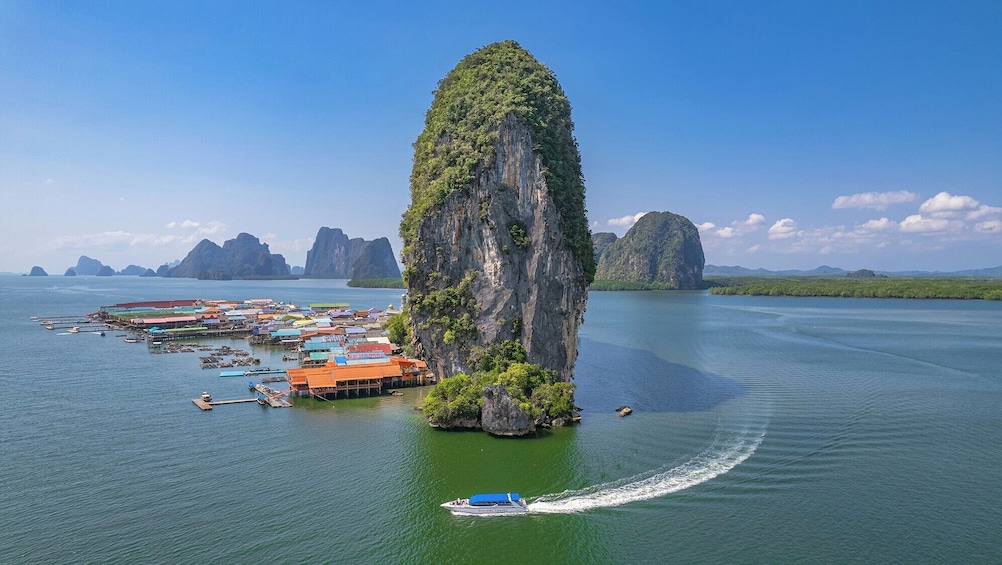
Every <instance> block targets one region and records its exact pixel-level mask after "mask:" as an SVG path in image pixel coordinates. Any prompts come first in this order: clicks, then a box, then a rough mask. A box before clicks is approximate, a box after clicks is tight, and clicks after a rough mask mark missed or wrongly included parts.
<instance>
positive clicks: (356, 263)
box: [303, 227, 400, 280]
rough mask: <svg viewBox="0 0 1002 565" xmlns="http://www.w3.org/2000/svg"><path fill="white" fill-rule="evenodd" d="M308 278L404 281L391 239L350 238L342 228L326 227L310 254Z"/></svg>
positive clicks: (308, 256)
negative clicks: (397, 279)
mask: <svg viewBox="0 0 1002 565" xmlns="http://www.w3.org/2000/svg"><path fill="white" fill-rule="evenodd" d="M303 275H304V276H314V277H330V278H336V279H354V280H361V279H389V278H400V266H399V265H398V264H397V260H396V257H395V256H394V254H393V249H392V247H391V246H390V240H388V239H386V238H385V237H381V238H379V239H376V240H374V241H366V240H364V239H362V238H360V237H357V238H352V239H349V238H348V236H347V235H345V233H344V232H343V231H341V229H340V228H328V227H322V228H320V230H319V231H318V232H317V237H316V239H314V240H313V247H312V248H311V249H310V250H309V251H307V252H306V266H305V267H304V268H303Z"/></svg>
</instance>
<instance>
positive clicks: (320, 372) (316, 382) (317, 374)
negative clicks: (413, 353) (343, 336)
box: [285, 357, 427, 398]
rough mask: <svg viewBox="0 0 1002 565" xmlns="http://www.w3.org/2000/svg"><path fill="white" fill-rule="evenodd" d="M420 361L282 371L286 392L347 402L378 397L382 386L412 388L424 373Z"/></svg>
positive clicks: (330, 365)
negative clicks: (348, 400)
mask: <svg viewBox="0 0 1002 565" xmlns="http://www.w3.org/2000/svg"><path fill="white" fill-rule="evenodd" d="M426 368H427V367H426V365H425V363H424V361H418V360H416V359H405V358H403V357H391V358H389V359H387V360H386V361H385V362H382V363H363V364H359V365H338V364H336V363H333V362H329V363H327V364H326V365H323V366H321V367H304V368H294V369H287V370H286V371H285V374H286V380H287V381H288V382H289V388H290V390H292V391H293V392H296V393H298V394H299V395H301V396H322V397H324V398H339V397H341V398H348V397H351V396H361V395H362V394H363V393H364V394H365V395H366V396H368V395H372V394H379V393H381V392H382V389H383V387H384V386H388V387H393V386H408V385H410V386H413V385H416V384H418V382H419V380H420V379H421V377H422V376H423V374H424V371H425V370H426Z"/></svg>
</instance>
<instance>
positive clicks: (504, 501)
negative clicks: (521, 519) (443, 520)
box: [441, 492, 529, 516]
mask: <svg viewBox="0 0 1002 565" xmlns="http://www.w3.org/2000/svg"><path fill="white" fill-rule="evenodd" d="M441 506H442V508H445V509H447V510H448V511H449V512H452V513H453V514H455V515H456V516H499V515H508V514H526V513H528V512H529V508H528V507H527V506H526V505H525V501H524V500H522V499H521V497H519V496H518V493H517V492H508V493H490V494H475V495H473V496H471V497H470V498H457V499H456V500H450V501H449V502H445V503H443V504H442V505H441Z"/></svg>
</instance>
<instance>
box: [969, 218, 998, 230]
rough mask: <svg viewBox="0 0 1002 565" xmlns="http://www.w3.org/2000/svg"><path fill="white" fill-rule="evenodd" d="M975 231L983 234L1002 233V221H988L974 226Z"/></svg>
mask: <svg viewBox="0 0 1002 565" xmlns="http://www.w3.org/2000/svg"><path fill="white" fill-rule="evenodd" d="M974 229H975V230H976V231H979V232H981V233H1002V220H988V221H987V222H978V223H977V224H974Z"/></svg>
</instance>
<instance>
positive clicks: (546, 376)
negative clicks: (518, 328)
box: [421, 340, 575, 424]
mask: <svg viewBox="0 0 1002 565" xmlns="http://www.w3.org/2000/svg"><path fill="white" fill-rule="evenodd" d="M474 355H475V357H476V363H475V365H476V367H477V370H476V371H474V372H473V374H472V375H467V374H465V373H460V374H458V375H455V376H453V377H449V378H446V379H443V380H442V381H441V382H439V383H438V384H437V385H435V388H433V389H432V390H431V392H429V393H428V396H426V397H425V400H424V404H423V405H422V407H421V409H422V411H423V412H424V414H425V416H427V417H428V418H429V419H430V420H432V421H433V422H436V423H438V424H445V423H447V422H450V421H454V420H470V421H475V420H477V419H478V418H479V417H480V410H481V409H482V408H483V406H484V395H483V391H484V387H487V386H490V385H495V384H499V385H502V386H504V387H505V390H506V391H507V392H508V394H509V395H510V396H511V397H512V399H513V400H514V401H515V402H516V403H517V404H518V407H519V409H520V410H522V412H524V413H525V414H526V415H527V416H529V418H530V419H532V420H538V419H540V418H543V417H545V418H546V419H551V420H552V419H557V418H568V417H570V416H571V415H572V414H573V412H574V388H575V385H574V384H573V383H568V382H560V381H558V380H557V374H556V372H555V371H551V370H549V369H546V368H544V367H542V366H540V365H536V364H533V363H526V362H525V349H524V348H523V347H522V344H521V343H519V342H518V341H515V340H506V341H503V342H501V343H499V344H495V345H491V346H489V347H487V348H483V349H481V350H479V351H477V352H475V353H474Z"/></svg>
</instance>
